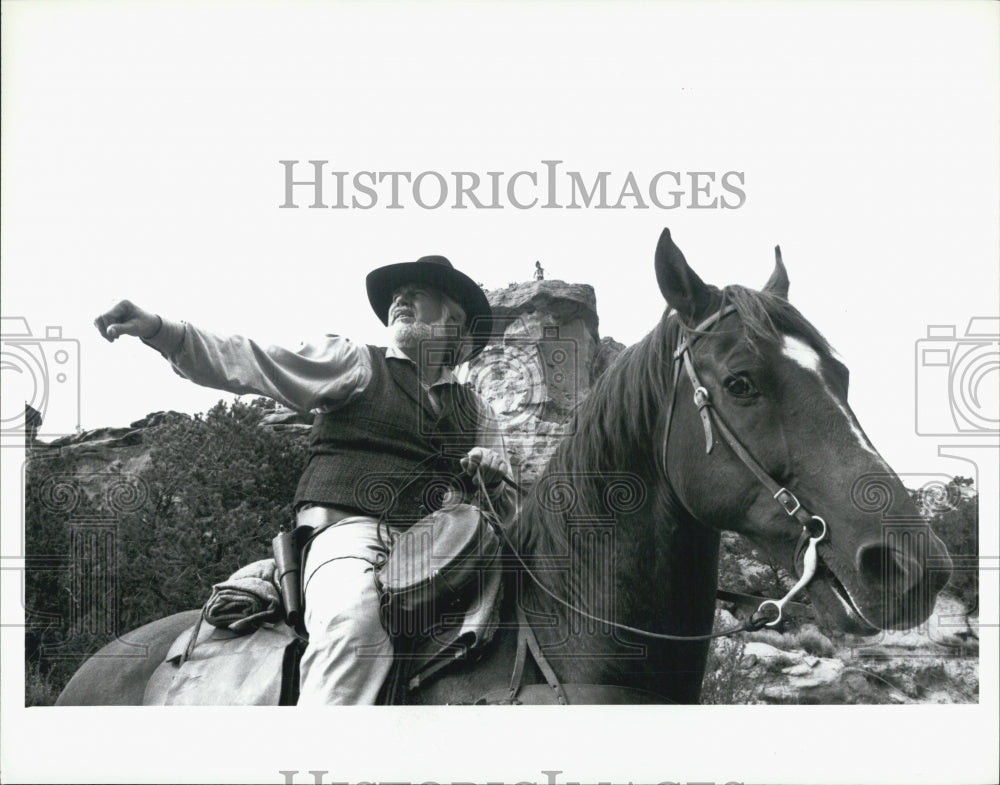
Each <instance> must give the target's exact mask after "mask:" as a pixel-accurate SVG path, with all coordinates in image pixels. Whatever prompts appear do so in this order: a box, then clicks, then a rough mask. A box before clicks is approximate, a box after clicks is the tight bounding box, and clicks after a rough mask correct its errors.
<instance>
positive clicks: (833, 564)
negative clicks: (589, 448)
mask: <svg viewBox="0 0 1000 785" xmlns="http://www.w3.org/2000/svg"><path fill="white" fill-rule="evenodd" d="M656 276H657V281H658V282H659V285H660V290H661V291H662V293H663V296H664V298H665V299H666V301H667V303H668V305H669V306H670V307H671V308H672V309H673V312H675V314H676V316H672V315H670V314H669V312H668V315H666V316H665V317H664V318H665V319H674V318H676V319H678V320H679V321H680V324H681V325H682V326H680V327H679V329H665V330H664V331H663V334H664V335H665V336H668V337H673V336H674V335H677V336H678V339H677V340H678V342H683V341H684V340H686V341H687V346H688V347H689V349H688V357H689V358H690V360H691V364H690V369H686V368H684V362H683V353H681V354H680V355H679V356H678V359H677V360H676V361H675V362H674V364H673V369H674V373H676V374H677V384H676V387H675V390H674V402H673V404H672V406H671V405H666V406H665V412H666V413H665V414H664V418H663V419H664V428H665V429H666V430H667V433H666V435H665V436H664V444H663V450H662V459H663V461H664V468H665V471H666V473H667V476H668V477H669V479H670V483H671V486H672V488H673V491H674V493H675V494H676V496H677V498H678V499H679V501H680V503H681V504H682V505H683V506H684V508H685V509H686V510H687V511H688V512H689V513H690V514H691V515H692V516H693V517H694V518H696V519H697V520H699V521H701V522H702V523H705V524H707V525H710V526H713V527H715V528H718V529H730V530H734V531H737V532H740V533H741V534H745V535H747V536H749V537H750V538H751V539H753V540H755V541H757V542H759V543H760V544H762V545H763V546H764V547H766V548H767V549H768V550H769V551H770V552H771V553H772V554H774V556H775V557H776V558H779V559H781V560H782V561H783V562H784V563H786V564H791V563H792V562H793V561H794V554H795V553H796V550H797V549H796V544H797V543H800V544H801V542H802V541H801V540H800V536H801V532H802V531H803V525H802V524H803V522H804V521H805V522H808V521H809V520H810V517H809V516H819V517H821V518H822V519H823V520H824V521H825V523H826V527H827V531H826V534H825V536H824V537H823V539H822V540H820V541H819V543H818V550H817V553H818V556H819V563H818V569H817V571H816V574H815V577H814V578H813V580H812V581H811V582H810V583H809V585H808V587H807V590H808V593H809V595H810V597H811V599H812V601H813V604H814V605H815V606H816V608H817V609H818V611H819V612H820V614H821V615H822V616H823V617H825V620H826V621H827V622H828V623H830V624H831V625H833V626H835V627H837V628H839V629H841V630H844V631H847V632H855V633H869V634H870V633H873V632H875V631H876V629H877V628H886V629H895V628H903V627H908V626H912V625H914V624H918V623H920V622H922V621H923V620H925V619H926V618H927V617H928V616H929V615H930V613H931V611H932V609H933V606H934V598H935V596H936V594H937V592H938V591H939V590H940V589H941V588H942V586H943V585H944V584H945V583H946V582H947V580H948V575H949V572H950V561H949V558H948V553H947V549H946V548H945V546H944V544H943V543H942V542H941V540H939V539H938V538H937V536H935V534H934V533H933V531H931V529H930V527H929V526H928V525H927V523H926V522H925V521H923V520H922V519H921V517H920V513H919V511H918V509H917V507H916V506H915V504H914V503H913V501H912V500H911V499H910V496H909V494H908V493H907V491H906V490H905V488H904V487H903V485H902V483H901V482H900V480H899V478H898V477H897V476H896V475H895V473H894V472H893V471H892V470H891V469H890V468H889V466H888V465H887V464H886V462H885V461H884V460H883V459H882V458H881V456H880V455H879V454H878V452H877V451H876V450H875V448H874V447H873V446H872V444H871V442H870V441H869V440H868V437H867V436H866V435H865V433H864V431H863V430H862V429H861V426H860V425H859V424H858V421H857V418H856V417H855V416H854V413H853V412H852V411H851V409H850V407H849V406H848V404H847V383H848V373H847V368H846V367H845V366H844V364H843V363H842V362H840V361H839V360H838V359H837V358H836V357H835V356H834V354H833V352H832V350H831V349H830V347H829V345H828V344H827V343H826V341H825V340H824V339H823V337H822V336H821V335H820V334H819V332H818V331H817V330H816V329H815V328H814V327H813V326H812V325H811V324H810V323H809V322H808V321H806V319H805V318H803V317H802V315H801V314H799V312H798V311H797V310H796V309H795V308H793V307H792V306H791V305H790V304H789V303H788V300H787V295H788V276H787V274H786V272H785V268H784V266H783V265H782V263H781V258H780V254H779V255H778V256H777V258H776V264H775V269H774V273H773V274H772V275H771V278H770V280H769V281H768V282H767V284H766V285H765V287H764V289H763V290H762V291H760V292H756V291H751V290H748V289H744V288H743V287H736V286H732V287H727V288H726V289H722V290H720V289H717V288H716V287H714V286H709V285H707V284H705V283H704V282H702V280H701V279H700V278H699V277H698V275H697V274H696V273H695V272H694V271H693V270H691V268H690V267H689V266H688V264H687V262H686V261H685V259H684V256H683V254H681V252H680V250H679V249H678V248H677V246H676V245H674V243H673V241H672V240H671V238H670V233H669V232H668V231H666V230H664V232H663V234H662V236H661V238H660V242H659V245H658V246H657V249H656ZM713 319H714V321H713ZM667 326H668V327H669V326H670V325H669V324H668V325H667ZM680 345H682V346H683V343H680ZM670 348H671V349H673V348H674V347H670ZM664 372H666V373H670V372H671V370H670V368H667V369H665V370H664ZM697 386H701V387H703V388H704V391H705V392H707V396H705V395H704V394H702V395H701V397H700V398H699V396H695V395H694V394H693V391H694V388H695V387H697ZM693 397H694V398H699V401H700V402H702V404H703V408H702V411H701V412H700V411H699V408H698V405H697V403H696V402H693V401H692V398H693ZM706 401H707V405H704V403H705V402H706ZM712 409H714V412H712ZM727 429H728V430H729V431H730V432H731V436H727V435H726V433H725V431H726V430H727ZM733 440H735V442H736V444H733V443H732V441H733ZM708 445H711V449H710V451H707V450H706V447H707V446H708ZM741 446H742V448H741ZM741 449H745V451H746V453H747V455H741ZM754 464H755V465H756V468H755V467H754ZM769 480H770V481H771V482H769ZM866 483H877V484H878V488H879V490H880V491H881V492H882V493H883V494H890V495H889V496H888V497H887V498H890V499H891V502H890V503H888V504H886V505H884V506H882V507H880V508H879V509H877V510H874V511H873V510H872V506H871V505H870V504H867V505H866V504H863V503H860V501H861V500H862V499H863V498H864V496H865V492H864V491H861V492H860V493H859V488H863V487H864V485H865V484H866ZM778 488H785V489H787V490H788V491H790V492H791V495H790V497H789V496H785V497H782V496H781V495H780V494H779V496H778V499H776V498H775V497H774V494H775V491H776V489H778ZM779 500H781V501H783V502H784V503H779ZM796 501H797V502H798V503H801V510H798V511H795V510H794V508H795V504H796ZM806 511H807V512H806Z"/></svg>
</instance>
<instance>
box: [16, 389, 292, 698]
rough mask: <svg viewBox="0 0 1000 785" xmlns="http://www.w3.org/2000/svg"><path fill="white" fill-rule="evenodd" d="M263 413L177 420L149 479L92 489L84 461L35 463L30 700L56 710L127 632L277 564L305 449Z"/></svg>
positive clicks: (158, 443) (240, 410) (255, 409)
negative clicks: (87, 662)
mask: <svg viewBox="0 0 1000 785" xmlns="http://www.w3.org/2000/svg"><path fill="white" fill-rule="evenodd" d="M267 410H268V403H267V402H266V401H264V399H258V400H257V401H254V402H252V403H242V402H239V401H236V402H234V403H233V404H232V405H230V406H227V405H226V404H224V403H222V402H219V403H218V404H217V405H216V406H214V407H213V408H212V409H211V410H210V411H208V412H207V413H206V414H204V415H197V416H195V417H194V418H187V417H178V418H175V419H173V420H171V421H169V422H167V423H165V424H163V425H160V426H158V427H157V430H156V431H155V436H154V438H155V446H154V447H153V448H152V449H151V452H150V459H149V461H148V464H147V465H146V467H145V468H144V469H142V470H140V471H139V472H137V473H136V474H132V475H129V474H125V473H122V472H120V470H119V473H118V474H115V473H114V471H113V470H112V471H106V472H102V473H100V474H98V475H91V476H92V477H97V478H98V479H97V480H96V481H95V482H97V485H96V486H94V485H93V483H91V484H90V485H88V481H87V476H86V472H85V471H84V470H83V469H82V468H81V466H80V465H79V462H80V459H79V458H77V459H71V458H69V457H66V456H64V455H62V454H61V453H60V451H59V450H57V449H53V450H52V452H51V453H50V454H47V453H46V451H45V450H44V449H42V450H40V452H39V455H38V457H37V458H33V460H32V461H31V463H30V464H29V466H28V473H27V478H26V486H27V487H26V490H27V493H26V516H25V530H26V552H27V555H28V557H29V565H31V564H33V563H35V562H33V561H32V559H33V558H34V559H36V560H38V561H37V563H38V564H40V565H42V568H41V569H30V568H29V570H28V572H27V577H26V589H25V599H26V608H28V609H29V612H28V614H27V625H28V634H27V635H26V637H25V643H26V649H25V656H26V666H27V667H28V671H29V673H34V674H35V675H34V676H33V677H30V678H29V685H28V693H30V694H26V700H37V701H38V702H42V701H44V700H47V699H48V698H50V697H51V698H54V694H58V692H59V691H60V690H61V689H62V687H63V686H64V685H65V683H66V681H68V680H69V678H70V676H72V674H73V672H74V671H75V670H76V668H77V667H79V665H80V664H81V663H82V661H83V660H84V659H85V658H86V657H87V656H89V655H90V654H91V653H92V652H93V651H95V650H96V649H97V648H99V647H100V646H102V645H104V644H105V643H107V642H108V641H110V640H112V639H113V638H114V637H115V636H116V635H117V634H119V633H123V632H125V631H128V630H131V629H135V628H136V627H139V626H141V625H143V624H146V623H147V622H150V621H152V620H154V619H158V618H162V617H164V616H168V615H170V614H172V613H176V612H179V611H183V610H188V609H190V608H197V607H199V606H201V605H203V604H204V602H205V600H207V599H208V596H209V593H210V592H211V587H212V584H214V583H217V582H219V581H221V580H224V579H225V578H227V577H228V576H229V575H231V574H232V573H233V572H235V571H236V570H237V569H238V568H239V567H241V566H243V565H245V564H248V563H250V562H252V561H256V560H258V559H262V558H266V557H267V556H269V555H270V542H271V538H272V537H273V536H274V535H275V534H276V533H277V531H278V529H279V526H280V525H281V524H282V523H287V522H289V521H290V520H291V515H292V500H293V497H294V493H295V486H296V484H297V482H298V478H299V476H300V475H301V473H302V469H303V467H304V465H305V459H306V445H305V442H304V440H303V439H302V438H301V437H298V436H296V435H290V434H288V433H280V432H274V431H272V430H270V429H267V428H262V427H260V426H259V423H260V421H261V418H262V417H263V415H264V414H265V413H266V412H267ZM91 524H94V525H91ZM102 526H103V528H102ZM46 560H48V561H50V562H58V563H59V564H61V565H62V568H61V569H46V568H45V567H44V565H45V564H46ZM67 563H68V569H67V568H66V567H67ZM95 587H96V588H95ZM110 598H114V600H113V602H111V605H112V606H113V607H108V603H109V602H110ZM32 679H34V680H33V681H32ZM45 685H49V686H45ZM50 687H51V689H50ZM52 691H54V694H52Z"/></svg>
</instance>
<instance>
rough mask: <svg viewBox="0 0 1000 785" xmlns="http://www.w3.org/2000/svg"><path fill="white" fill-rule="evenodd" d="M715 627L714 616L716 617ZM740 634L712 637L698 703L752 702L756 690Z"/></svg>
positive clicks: (729, 703)
mask: <svg viewBox="0 0 1000 785" xmlns="http://www.w3.org/2000/svg"><path fill="white" fill-rule="evenodd" d="M716 622H717V624H716V626H718V619H716ZM745 650H746V641H745V640H744V639H743V637H742V636H741V637H738V638H716V639H715V640H713V641H712V647H711V648H710V649H709V652H708V662H707V664H706V666H705V678H704V680H703V681H702V684H701V703H703V704H708V705H716V706H734V705H743V704H748V703H753V702H754V701H755V700H756V698H757V694H758V692H759V691H760V685H759V683H758V681H757V680H756V679H755V678H754V677H753V673H752V669H753V666H752V664H751V662H750V661H749V660H748V658H747V657H746V652H745Z"/></svg>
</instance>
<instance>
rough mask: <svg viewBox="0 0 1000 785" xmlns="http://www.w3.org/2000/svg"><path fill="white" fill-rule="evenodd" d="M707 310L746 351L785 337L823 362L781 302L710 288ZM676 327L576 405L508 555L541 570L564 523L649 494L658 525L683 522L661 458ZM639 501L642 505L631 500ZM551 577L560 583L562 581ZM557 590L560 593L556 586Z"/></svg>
mask: <svg viewBox="0 0 1000 785" xmlns="http://www.w3.org/2000/svg"><path fill="white" fill-rule="evenodd" d="M711 289H712V293H713V303H714V306H713V307H714V308H715V309H722V308H724V307H726V305H732V306H734V307H735V309H736V313H737V315H738V318H739V322H740V328H739V329H742V330H743V331H744V333H745V337H746V340H747V343H748V344H749V345H750V346H751V347H753V349H754V350H755V351H759V349H760V347H761V345H762V344H769V343H770V344H773V343H780V342H781V340H782V338H783V336H784V335H793V336H795V337H798V338H800V339H801V340H803V341H805V342H806V343H808V344H809V345H810V346H811V347H812V348H814V349H815V350H816V351H817V352H819V353H820V354H821V356H823V357H829V356H831V355H832V349H831V348H830V345H829V344H828V343H827V341H826V339H825V338H824V337H823V336H822V335H821V334H820V332H819V331H818V330H817V329H816V328H815V327H813V325H812V324H810V323H809V322H808V321H807V320H806V318H805V317H804V316H802V314H801V313H799V311H798V310H797V309H796V308H795V307H794V306H792V305H791V304H789V303H788V301H787V300H785V299H784V298H781V297H778V296H776V295H774V294H771V293H769V292H759V291H755V290H753V289H748V288H746V287H743V286H736V285H733V286H727V287H726V288H724V289H721V290H720V289H717V288H715V287H711ZM680 330H681V324H680V322H679V320H678V318H677V317H676V315H675V314H674V312H673V311H671V310H669V309H668V310H667V311H665V312H664V314H663V316H662V318H661V319H660V321H659V322H658V323H657V325H656V326H655V327H654V328H653V329H652V330H651V331H650V332H649V333H648V334H647V335H646V336H645V337H644V338H642V339H641V340H640V341H639V342H638V343H636V344H634V345H632V346H630V347H628V348H627V349H625V350H624V351H623V352H622V353H621V354H620V355H619V356H618V358H617V359H616V360H615V362H614V363H613V364H612V365H611V366H610V367H609V368H608V369H607V370H606V371H605V372H604V373H603V374H602V376H601V377H600V378H599V379H598V380H597V381H596V383H595V384H594V387H593V389H592V390H591V392H590V394H589V395H588V396H587V398H586V399H585V400H584V401H583V402H582V403H580V404H579V405H578V406H577V409H576V411H575V412H574V414H573V416H572V418H571V419H570V421H569V424H568V427H567V430H566V435H565V436H564V437H563V439H562V441H561V442H560V444H559V446H558V448H557V449H556V451H555V452H554V453H553V455H552V457H551V459H550V460H549V463H548V465H547V466H546V468H545V469H544V471H543V472H542V474H541V475H540V476H539V478H538V481H537V482H536V483H535V485H534V487H533V488H532V490H531V492H530V493H529V495H528V497H527V498H526V500H525V502H524V505H523V508H522V511H521V516H520V518H519V520H518V521H517V522H516V523H515V526H514V527H513V530H512V535H513V539H514V542H515V545H516V547H518V549H519V550H520V552H521V553H523V554H528V555H532V556H534V557H535V559H536V563H539V564H545V563H546V562H547V561H548V559H547V557H552V556H555V555H565V554H567V552H568V551H567V546H568V539H567V521H572V520H574V519H575V520H576V521H599V520H601V519H602V518H603V519H605V520H607V519H608V516H609V513H613V512H614V511H615V510H616V509H617V510H621V509H622V508H623V506H624V507H630V508H632V509H638V508H639V507H641V506H642V503H644V502H645V501H649V500H648V499H646V496H647V495H648V494H649V492H650V489H651V488H652V487H653V486H662V491H663V492H661V493H657V498H656V499H653V500H652V502H653V503H654V504H655V505H657V509H655V510H654V511H653V512H654V514H655V516H656V518H657V519H658V520H661V521H676V520H677V519H678V518H679V517H680V516H682V515H684V512H683V510H682V509H681V507H680V505H679V503H678V502H677V500H676V498H675V497H674V495H673V492H672V491H671V490H670V489H669V487H667V482H666V478H665V475H664V473H663V471H664V470H663V467H662V466H661V460H660V457H659V449H658V448H659V446H660V445H661V443H662V439H663V434H662V433H660V431H661V430H662V428H663V427H664V423H663V420H662V418H663V412H664V410H665V409H666V407H667V406H668V402H669V400H670V397H671V396H672V395H673V390H672V384H673V378H672V365H673V352H674V349H675V347H676V346H677V342H678V337H679V332H680ZM636 494H639V495H641V496H642V498H641V499H638V498H636V497H635V495H636ZM559 574H563V575H564V574H565V573H564V572H560V573H559ZM556 583H557V584H559V583H562V584H563V586H562V587H560V590H562V591H565V584H564V582H563V581H559V580H557V581H556Z"/></svg>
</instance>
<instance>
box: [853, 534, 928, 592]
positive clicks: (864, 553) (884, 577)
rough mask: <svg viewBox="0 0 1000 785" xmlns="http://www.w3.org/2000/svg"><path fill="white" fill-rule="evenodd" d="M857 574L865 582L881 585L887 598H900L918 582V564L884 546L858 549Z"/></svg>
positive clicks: (911, 558)
mask: <svg viewBox="0 0 1000 785" xmlns="http://www.w3.org/2000/svg"><path fill="white" fill-rule="evenodd" d="M857 566H858V572H859V573H860V574H861V577H862V579H863V580H865V581H870V582H872V583H878V584H881V585H882V587H883V592H884V593H885V594H886V596H887V597H893V596H895V597H901V596H903V595H905V594H906V593H907V592H909V591H910V589H912V588H913V587H914V586H916V585H917V583H919V582H920V579H921V575H922V572H923V571H922V570H921V569H920V564H919V563H918V562H917V561H916V560H915V559H914V558H913V557H912V556H911V555H908V554H906V553H903V552H902V551H900V550H898V549H896V548H890V547H887V546H885V545H869V546H863V547H861V548H860V549H858V558H857Z"/></svg>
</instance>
